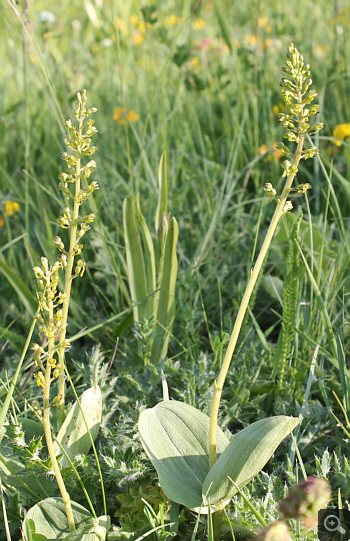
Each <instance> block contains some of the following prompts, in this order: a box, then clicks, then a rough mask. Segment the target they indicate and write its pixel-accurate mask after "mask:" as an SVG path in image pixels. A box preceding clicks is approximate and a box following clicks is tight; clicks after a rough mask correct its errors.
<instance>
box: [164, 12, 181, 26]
mask: <svg viewBox="0 0 350 541" xmlns="http://www.w3.org/2000/svg"><path fill="white" fill-rule="evenodd" d="M180 21H181V19H180V17H178V16H177V15H170V17H165V19H164V25H165V26H166V27H167V28H169V27H170V26H175V24H178V23H179V22H180Z"/></svg>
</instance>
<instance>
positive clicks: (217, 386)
mask: <svg viewBox="0 0 350 541" xmlns="http://www.w3.org/2000/svg"><path fill="white" fill-rule="evenodd" d="M303 144H304V135H300V137H299V142H298V147H297V152H296V154H295V157H294V160H293V165H295V166H296V167H297V166H298V164H299V162H300V159H301V155H302V149H303ZM294 177H295V173H293V174H290V175H288V176H287V180H286V184H285V186H284V189H283V192H282V195H281V198H280V200H279V202H278V204H277V207H276V210H275V212H274V215H273V217H272V220H271V224H270V227H269V229H268V230H267V233H266V236H265V240H264V243H263V245H262V247H261V250H260V253H259V256H258V258H257V260H256V263H255V265H254V267H253V269H252V270H251V272H250V277H249V280H248V284H247V287H246V290H245V293H244V295H243V298H242V301H241V305H240V307H239V310H238V314H237V317H236V321H235V324H234V327H233V330H232V334H231V338H230V342H229V345H228V348H227V351H226V354H225V358H224V361H223V363H222V367H221V370H220V373H219V376H218V378H217V379H216V380H215V383H214V395H213V402H212V407H211V415H210V425H209V460H210V467H211V468H212V467H213V466H214V464H215V462H216V428H217V422H218V414H219V406H220V399H221V394H222V389H223V386H224V383H225V379H226V376H227V372H228V369H229V367H230V363H231V360H232V356H233V353H234V351H235V347H236V344H237V340H238V336H239V332H240V330H241V327H242V323H243V320H244V316H245V314H246V311H247V308H248V304H249V300H250V297H251V295H252V293H253V290H254V286H255V284H256V281H257V279H258V276H259V273H260V270H261V267H262V264H263V262H264V259H265V257H266V254H267V252H268V249H269V247H270V244H271V241H272V238H273V235H274V233H275V231H276V227H277V224H278V222H279V220H280V218H281V216H282V211H283V208H284V205H285V203H286V200H287V197H288V194H289V192H290V189H291V187H292V183H293V180H294Z"/></svg>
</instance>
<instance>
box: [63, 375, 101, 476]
mask: <svg viewBox="0 0 350 541" xmlns="http://www.w3.org/2000/svg"><path fill="white" fill-rule="evenodd" d="M80 406H81V409H80V407H79V404H78V402H74V404H73V406H72V408H71V409H70V412H69V413H68V415H67V417H66V418H65V421H64V423H63V425H62V426H61V428H60V431H59V433H58V434H57V440H58V441H59V442H60V444H61V445H62V447H63V449H64V450H65V451H66V453H67V455H68V456H69V458H70V459H71V460H72V461H73V460H74V457H75V455H78V454H82V455H87V453H88V452H89V450H90V447H91V440H90V436H89V432H88V428H89V430H90V434H91V437H92V440H95V438H96V436H97V434H98V431H99V429H100V424H101V415H102V395H101V390H100V388H99V386H98V385H97V386H96V387H91V388H90V389H87V390H86V391H85V392H84V393H83V394H82V395H81V397H80ZM82 412H83V413H84V417H85V421H86V423H87V426H88V428H87V426H86V424H85V421H84V417H83V413H82ZM54 448H55V452H56V455H58V454H61V453H62V451H61V449H60V446H59V445H58V444H57V443H55V444H54ZM68 465H69V462H68V460H67V459H66V457H65V456H63V457H62V460H61V466H68Z"/></svg>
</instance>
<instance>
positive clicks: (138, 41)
mask: <svg viewBox="0 0 350 541" xmlns="http://www.w3.org/2000/svg"><path fill="white" fill-rule="evenodd" d="M131 38H132V40H133V42H134V43H135V45H141V43H142V42H143V40H144V37H143V35H142V34H140V32H134V33H133V35H132V36H131Z"/></svg>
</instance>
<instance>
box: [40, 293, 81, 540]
mask: <svg viewBox="0 0 350 541" xmlns="http://www.w3.org/2000/svg"><path fill="white" fill-rule="evenodd" d="M48 307H49V323H50V324H52V322H53V320H54V314H53V302H52V301H50V302H49V306H48ZM54 350H55V337H54V335H53V336H51V337H50V338H49V340H48V350H47V361H46V369H45V375H44V377H45V382H44V384H43V398H44V414H43V425H44V434H45V439H46V444H47V450H48V453H49V456H50V459H51V464H52V468H53V470H54V472H55V476H56V480H57V484H58V488H59V489H60V492H61V496H62V499H63V503H64V506H65V508H66V514H67V520H68V524H69V530H70V531H71V532H73V531H74V530H75V524H74V517H73V510H72V505H71V501H70V496H69V494H68V492H67V489H66V486H65V484H64V481H63V477H62V475H61V471H60V467H59V465H58V462H57V459H56V454H55V450H54V446H53V442H52V435H51V423H50V386H51V364H52V363H54V360H53V356H54Z"/></svg>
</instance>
